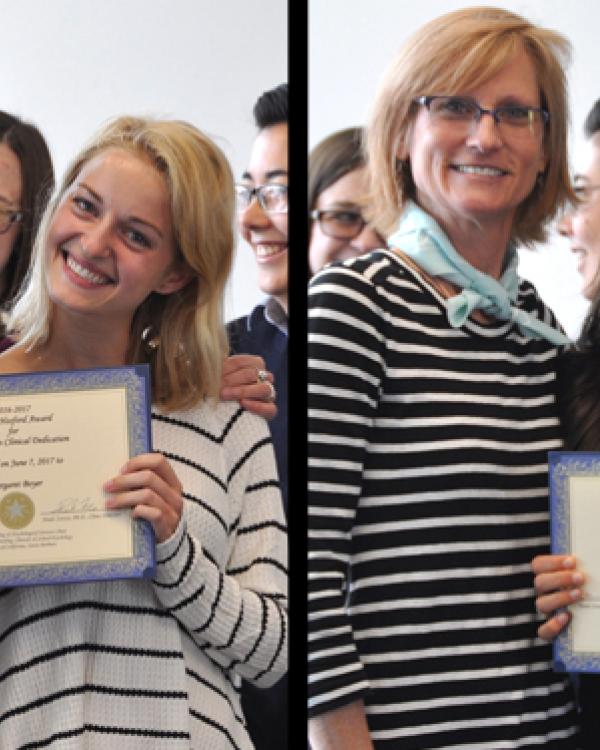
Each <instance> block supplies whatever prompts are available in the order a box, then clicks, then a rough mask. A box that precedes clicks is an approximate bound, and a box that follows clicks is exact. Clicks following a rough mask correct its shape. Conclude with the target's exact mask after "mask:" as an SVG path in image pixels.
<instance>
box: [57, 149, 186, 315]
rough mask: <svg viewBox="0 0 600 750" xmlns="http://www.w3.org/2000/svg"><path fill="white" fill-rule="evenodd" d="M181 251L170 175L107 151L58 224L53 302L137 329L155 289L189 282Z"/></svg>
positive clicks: (74, 189) (79, 182)
mask: <svg viewBox="0 0 600 750" xmlns="http://www.w3.org/2000/svg"><path fill="white" fill-rule="evenodd" d="M174 248H175V242H174V239H173V230H172V225H171V211H170V201H169V194H168V190H167V186H166V183H165V180H164V178H163V176H162V175H161V174H159V172H158V171H157V170H156V169H155V168H154V167H153V166H152V165H151V164H150V162H149V161H147V160H146V159H145V158H142V157H141V156H138V155H136V154H134V153H132V152H129V151H126V150H124V149H116V148H113V149H109V150H107V151H104V152H101V153H100V154H98V155H97V156H96V157H94V158H93V159H91V160H90V161H89V162H87V163H86V164H85V165H84V166H83V168H82V170H81V171H80V173H79V175H78V176H77V178H76V180H75V181H74V183H73V184H72V185H71V187H70V188H69V189H68V190H67V191H66V193H65V194H64V196H63V198H62V200H61V202H60V204H59V205H58V208H57V210H56V213H55V214H54V217H53V219H52V222H51V224H50V227H49V231H48V236H47V242H46V278H47V283H48V290H49V294H50V298H51V300H52V302H53V303H54V304H55V305H57V306H59V307H60V308H61V309H63V310H67V311H70V312H71V313H83V314H88V313H94V314H97V313H102V316H103V318H104V319H105V320H106V319H107V318H110V320H111V321H112V322H122V323H123V325H127V326H129V324H130V321H131V318H132V316H133V313H134V312H135V310H136V309H137V307H138V306H139V305H140V304H141V303H142V302H143V300H144V299H146V297H148V295H149V294H150V293H151V292H153V291H154V292H158V293H161V294H169V293H171V292H173V291H176V290H177V289H179V288H181V286H183V285H184V284H185V283H186V281H187V277H186V275H185V273H184V272H183V271H179V270H178V269H176V268H175V267H174V265H173V263H174V258H175V249H174Z"/></svg>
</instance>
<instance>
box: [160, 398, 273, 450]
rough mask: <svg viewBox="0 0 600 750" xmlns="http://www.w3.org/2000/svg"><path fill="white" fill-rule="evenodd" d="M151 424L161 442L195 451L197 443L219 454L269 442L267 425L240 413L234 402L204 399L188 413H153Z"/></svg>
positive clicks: (244, 413) (249, 414)
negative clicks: (184, 446) (176, 442)
mask: <svg viewBox="0 0 600 750" xmlns="http://www.w3.org/2000/svg"><path fill="white" fill-rule="evenodd" d="M152 420H153V427H154V432H155V433H156V434H157V436H159V437H160V439H161V440H163V439H165V438H170V440H171V441H172V440H173V439H176V440H177V441H178V442H179V443H184V444H185V443H190V442H191V443H193V444H194V446H195V450H197V449H198V441H199V440H200V441H201V442H203V443H205V444H206V445H209V446H212V447H213V448H214V449H217V450H220V449H227V448H228V447H230V446H233V445H245V446H250V445H252V444H254V443H256V442H260V441H263V440H265V439H267V438H268V439H270V432H269V427H268V424H267V422H266V421H265V420H264V419H263V418H262V417H258V416H256V415H255V414H252V413H250V412H248V411H246V410H245V409H243V408H242V407H241V406H240V405H239V404H238V403H237V401H218V400H216V399H204V400H203V401H201V402H200V403H199V404H197V405H196V406H193V407H191V408H190V409H186V410H181V411H173V412H168V413H164V412H161V411H159V410H157V409H154V410H153V412H152ZM157 447H158V446H157Z"/></svg>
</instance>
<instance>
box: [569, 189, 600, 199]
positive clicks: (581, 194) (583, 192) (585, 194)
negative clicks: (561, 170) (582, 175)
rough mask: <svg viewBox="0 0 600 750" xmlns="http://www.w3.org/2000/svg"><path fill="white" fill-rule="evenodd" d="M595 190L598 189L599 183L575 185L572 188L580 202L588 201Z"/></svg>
mask: <svg viewBox="0 0 600 750" xmlns="http://www.w3.org/2000/svg"><path fill="white" fill-rule="evenodd" d="M595 190H600V185H575V187H574V188H573V192H574V193H575V195H576V196H577V197H578V198H579V200H580V202H581V203H589V202H590V201H591V199H592V194H593V193H594V191H595Z"/></svg>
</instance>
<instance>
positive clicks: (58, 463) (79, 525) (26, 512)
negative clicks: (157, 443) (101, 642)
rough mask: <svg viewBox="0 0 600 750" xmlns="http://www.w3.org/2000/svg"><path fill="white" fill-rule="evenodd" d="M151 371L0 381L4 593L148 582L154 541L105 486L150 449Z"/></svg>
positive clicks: (23, 376)
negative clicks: (109, 499) (33, 587)
mask: <svg viewBox="0 0 600 750" xmlns="http://www.w3.org/2000/svg"><path fill="white" fill-rule="evenodd" d="M149 392H150V388H149V368H148V365H135V366H130V367H116V368H101V369H95V370H71V371H66V372H36V373H22V374H16V375H0V586H4V587H5V586H20V585H27V584H47V583H66V582H73V581H90V580H101V579H112V578H133V577H141V576H148V575H151V574H152V572H153V569H154V535H153V532H152V527H151V526H150V524H148V523H147V522H146V521H141V520H134V519H132V518H131V513H130V511H129V510H107V509H106V507H105V503H106V497H105V494H104V493H103V491H102V485H103V484H104V483H105V482H107V481H108V480H109V479H111V478H112V477H114V476H116V475H117V474H118V473H119V470H120V469H121V467H122V466H123V464H125V463H126V461H127V460H128V459H129V458H130V457H132V456H134V455H137V454H139V453H147V452H148V451H150V450H151V426H150V395H149Z"/></svg>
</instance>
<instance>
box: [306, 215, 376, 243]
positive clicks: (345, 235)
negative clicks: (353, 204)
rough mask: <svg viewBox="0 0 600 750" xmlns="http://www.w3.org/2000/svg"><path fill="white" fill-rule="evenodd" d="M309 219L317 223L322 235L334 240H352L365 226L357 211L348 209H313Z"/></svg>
mask: <svg viewBox="0 0 600 750" xmlns="http://www.w3.org/2000/svg"><path fill="white" fill-rule="evenodd" d="M310 218H311V219H313V220H314V221H318V222H319V226H320V227H321V231H322V232H323V234H326V235H327V236H328V237H333V238H334V239H336V240H353V239H354V238H355V237H358V235H359V234H360V233H361V232H362V230H363V229H364V228H365V226H366V225H367V222H366V221H365V220H364V219H363V217H362V214H361V213H360V212H359V211H352V209H348V208H344V209H342V208H331V209H323V210H317V209H315V210H314V211H311V212H310Z"/></svg>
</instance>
